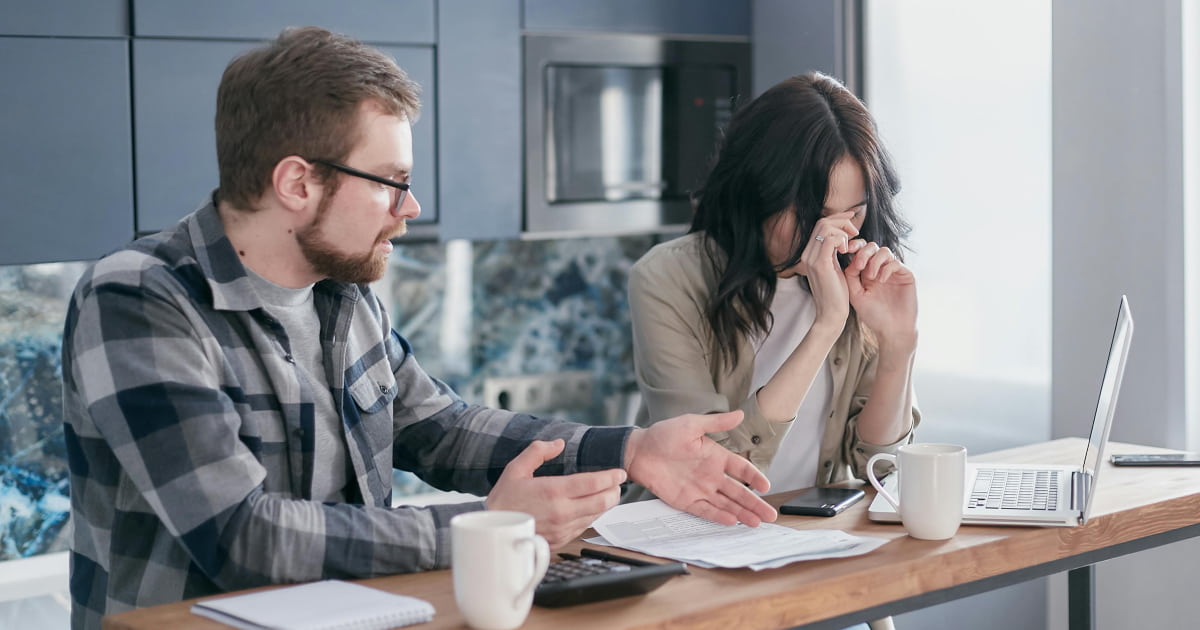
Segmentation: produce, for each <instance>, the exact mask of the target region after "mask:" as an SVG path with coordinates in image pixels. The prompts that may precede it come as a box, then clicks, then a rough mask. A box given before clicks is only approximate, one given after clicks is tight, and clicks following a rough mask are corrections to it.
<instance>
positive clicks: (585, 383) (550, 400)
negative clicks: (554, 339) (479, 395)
mask: <svg viewBox="0 0 1200 630" xmlns="http://www.w3.org/2000/svg"><path fill="white" fill-rule="evenodd" d="M594 381H595V377H594V376H593V375H592V373H591V372H587V371H584V370H572V371H569V372H556V373H553V374H534V375H530V376H498V377H493V378H489V379H484V381H483V400H484V404H485V405H487V406H489V407H495V408H497V409H510V410H512V411H518V412H521V413H547V412H553V411H561V410H564V409H568V410H569V409H581V408H584V407H588V406H589V405H591V404H592V403H593V400H592V396H593V388H594Z"/></svg>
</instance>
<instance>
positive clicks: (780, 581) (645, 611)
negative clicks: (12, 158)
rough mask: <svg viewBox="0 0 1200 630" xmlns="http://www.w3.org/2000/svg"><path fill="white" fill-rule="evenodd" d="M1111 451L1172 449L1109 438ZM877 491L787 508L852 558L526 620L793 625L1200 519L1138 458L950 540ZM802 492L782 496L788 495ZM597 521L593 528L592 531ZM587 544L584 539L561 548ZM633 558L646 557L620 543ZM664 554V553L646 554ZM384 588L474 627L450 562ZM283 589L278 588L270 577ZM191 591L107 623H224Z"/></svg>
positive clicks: (784, 520)
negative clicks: (812, 511)
mask: <svg viewBox="0 0 1200 630" xmlns="http://www.w3.org/2000/svg"><path fill="white" fill-rule="evenodd" d="M1086 445H1087V441H1086V440H1083V439H1080V438H1067V439H1062V440H1055V441H1052V442H1046V443H1041V444H1034V445H1030V446H1025V447H1020V448H1015V449H1009V450H1006V451H997V452H994V453H988V454H986V455H982V456H977V457H972V458H971V460H972V461H1003V462H1013V463H1047V464H1078V463H1079V462H1080V461H1082V459H1083V451H1084V448H1085V447H1086ZM1108 452H1109V453H1116V452H1124V453H1153V452H1169V451H1166V450H1165V449H1157V448H1151V447H1144V446H1136V445H1130V444H1120V443H1111V444H1109V447H1108ZM866 490H867V494H868V496H867V498H866V499H865V500H863V501H859V502H858V503H857V504H855V505H854V506H852V507H850V508H849V509H847V510H846V511H845V512H843V513H842V514H839V515H837V516H834V517H832V518H822V517H805V516H786V515H781V516H780V517H779V520H778V521H777V522H778V523H779V524H781V525H786V526H788V527H792V528H795V529H841V530H844V531H847V532H850V533H853V534H858V535H862V536H877V537H880V538H886V539H888V541H889V542H888V543H886V544H885V545H883V546H882V547H880V548H879V549H877V550H876V551H874V552H871V553H869V554H867V555H864V556H858V557H854V558H841V559H830V560H816V561H808V562H799V563H795V564H792V565H789V566H786V567H781V568H778V569H770V570H766V571H759V572H755V571H750V570H748V569H697V568H692V569H691V572H692V574H691V575H685V576H680V577H677V578H674V579H672V580H670V581H669V582H667V583H666V584H665V585H663V586H662V587H661V588H659V589H658V590H656V591H654V592H652V593H649V594H647V595H642V596H638V597H629V598H623V599H616V600H609V601H606V602H597V603H593V604H585V605H581V606H574V607H570V608H559V609H546V608H538V607H536V606H535V607H534V608H533V610H532V611H531V612H530V615H529V619H528V620H527V621H526V622H525V625H524V626H522V627H523V628H528V629H530V630H536V629H555V630H560V629H562V628H570V629H571V630H587V629H591V628H596V629H601V628H603V629H605V630H609V629H612V628H685V627H686V628H711V629H713V630H730V629H732V628H738V629H739V630H740V629H754V628H783V627H790V626H796V625H801V624H805V623H810V622H813V621H819V620H821V619H827V618H830V617H836V616H839V615H843V614H847V613H851V612H854V611H858V610H864V609H867V608H871V607H874V606H879V605H882V604H886V603H888V602H894V601H897V600H901V599H905V598H909V597H913V596H915V595H920V594H922V593H928V592H930V591H936V590H939V589H943V588H948V587H952V586H956V585H960V584H964V583H968V582H972V581H975V580H979V579H983V578H988V577H992V576H997V575H1002V574H1006V573H1011V572H1014V571H1020V570H1022V569H1027V568H1029V567H1032V566H1036V565H1039V564H1043V563H1046V562H1051V561H1054V560H1059V559H1063V558H1069V557H1071V556H1076V555H1079V554H1082V553H1087V552H1090V551H1095V550H1098V549H1103V548H1106V547H1110V546H1113V545H1117V544H1120V543H1124V542H1128V541H1131V540H1136V539H1139V538H1142V537H1145V536H1150V535H1154V534H1159V533H1162V532H1168V531H1171V530H1175V529H1179V528H1182V527H1186V526H1189V525H1194V524H1196V523H1198V522H1200V467H1191V468H1186V467H1178V468H1165V467H1164V468H1130V467H1114V466H1112V465H1111V464H1109V463H1107V462H1105V463H1104V464H1103V468H1102V469H1101V471H1100V474H1099V487H1098V489H1097V491H1096V498H1095V500H1096V505H1095V507H1094V508H1093V510H1092V516H1091V519H1090V520H1089V521H1088V523H1087V524H1086V525H1084V526H1081V527H1070V528H1059V527H1046V528H1037V527H994V526H974V525H971V526H968V525H964V526H963V527H961V528H960V529H959V530H958V533H957V534H956V535H955V536H954V537H953V538H951V539H949V540H945V541H923V540H917V539H914V538H910V537H909V536H908V535H906V534H905V533H904V530H903V528H902V527H901V526H900V525H898V524H883V523H873V522H871V521H869V520H867V506H868V505H869V504H870V502H871V501H870V499H871V498H872V497H873V495H874V492H873V490H872V489H871V487H870V486H867V487H866ZM798 492H799V491H796V492H788V493H782V494H778V495H773V496H771V497H769V498H768V499H769V500H770V501H771V502H772V503H774V504H775V505H778V504H779V503H782V502H783V501H785V500H787V499H788V498H790V497H792V496H794V495H795V494H798ZM590 535H592V532H591V531H590V530H589V532H588V533H587V534H586V535H585V537H586V536H590ZM581 546H584V545H583V543H580V542H578V541H576V542H575V543H573V544H571V545H569V546H568V547H567V548H566V549H564V550H563V551H574V550H577V549H578V548H579V547H581ZM621 553H622V554H626V555H629V556H631V557H644V558H645V557H646V556H641V555H640V554H636V553H633V552H625V551H621ZM648 559H651V560H656V559H655V558H648ZM360 583H362V584H365V585H367V586H372V587H375V588H379V589H382V590H385V591H391V592H395V593H403V594H406V595H412V596H415V597H420V598H422V599H426V600H429V601H430V602H432V603H433V605H434V607H435V608H436V609H437V615H436V616H435V617H434V620H433V621H432V622H430V623H427V624H422V625H420V626H416V627H419V628H421V629H422V630H434V629H442V628H465V627H466V625H465V623H464V621H463V618H462V615H461V614H459V612H458V609H457V606H456V605H455V603H454V593H453V585H452V581H451V574H450V571H433V572H428V573H420V574H412V575H397V576H391V577H383V578H375V579H369V580H361V581H360ZM268 588H277V587H268ZM191 604H192V601H184V602H179V603H174V604H166V605H163V606H156V607H152V608H144V609H139V610H133V611H129V612H125V613H121V614H117V615H110V616H108V617H105V619H104V628H105V629H106V630H142V629H147V630H148V629H152V628H180V629H195V630H206V629H217V628H225V627H227V626H224V625H222V624H220V623H217V622H215V621H211V620H209V619H205V618H203V617H199V616H196V615H193V614H191V613H190V612H189V611H188V609H189V608H190V606H191Z"/></svg>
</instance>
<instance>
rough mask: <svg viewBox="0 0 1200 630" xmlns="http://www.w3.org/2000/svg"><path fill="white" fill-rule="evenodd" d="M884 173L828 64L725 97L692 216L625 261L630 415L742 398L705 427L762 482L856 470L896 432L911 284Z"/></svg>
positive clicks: (894, 440)
mask: <svg viewBox="0 0 1200 630" xmlns="http://www.w3.org/2000/svg"><path fill="white" fill-rule="evenodd" d="M898 190H899V180H898V178H897V177H896V173H895V171H894V170H893V168H892V165H891V161H890V158H889V156H888V155H887V153H886V151H885V150H884V148H883V146H882V144H881V143H880V141H879V138H878V136H877V132H876V128H875V123H874V121H873V120H872V118H871V115H870V114H869V113H868V112H867V110H866V108H865V107H864V106H863V104H862V102H861V101H859V100H858V99H857V98H856V97H855V96H854V95H853V94H851V93H850V92H849V91H848V90H847V89H846V88H845V87H844V86H842V85H841V84H840V83H838V82H837V81H836V80H834V79H832V78H830V77H828V76H825V75H822V74H819V73H812V74H806V75H802V76H797V77H792V78H790V79H787V80H786V81H783V82H781V83H779V84H778V85H775V86H774V87H772V88H771V89H769V90H767V91H766V92H765V93H763V94H762V95H761V96H759V97H758V98H756V99H754V100H753V101H751V102H750V103H748V104H747V105H745V106H744V107H743V108H741V109H740V110H739V111H738V112H737V113H736V114H735V115H734V117H733V119H732V120H731V121H730V123H729V126H728V128H727V129H726V131H725V136H724V139H723V140H722V142H721V145H720V147H719V150H718V154H717V156H716V160H715V162H714V163H713V165H712V169H711V171H710V172H709V174H708V177H707V179H706V181H705V182H704V185H703V189H702V190H701V191H700V192H699V193H698V194H697V196H696V212H695V216H694V219H693V221H692V226H691V230H690V232H689V233H688V234H687V235H686V236H683V237H681V238H678V239H675V240H672V241H669V242H666V243H662V244H660V245H658V246H656V247H654V248H653V249H652V250H650V251H649V252H648V253H647V254H646V255H645V256H644V257H643V258H642V259H641V260H639V261H638V263H637V264H636V265H634V267H633V269H632V271H631V273H630V280H629V304H630V309H631V312H632V319H633V339H634V357H635V363H636V373H637V380H638V385H639V387H640V389H641V393H642V396H643V403H642V408H641V410H640V412H639V414H638V424H641V425H643V426H645V425H648V424H650V423H653V422H656V421H658V420H661V419H664V418H669V417H672V416H675V415H678V414H680V413H708V412H716V411H729V410H732V409H741V410H743V411H744V412H745V420H744V421H743V422H742V423H741V424H740V425H739V426H738V427H736V428H735V429H733V430H731V431H728V432H726V433H722V434H717V435H714V436H713V437H714V438H716V439H717V440H718V441H719V442H720V443H721V444H722V445H723V446H725V447H726V448H728V449H730V450H732V451H734V452H736V453H740V454H742V455H744V456H745V457H747V458H749V459H750V461H751V462H753V463H754V464H755V465H757V466H758V467H759V468H761V469H762V470H764V471H765V472H766V473H767V475H768V477H769V478H770V480H771V489H772V491H784V490H790V489H795V488H801V487H808V486H813V485H824V484H828V483H832V482H837V481H843V480H846V479H851V478H858V479H863V478H865V475H866V473H865V472H864V469H865V466H866V462H867V460H868V459H869V458H870V457H871V456H872V455H873V454H875V453H878V452H895V450H896V449H897V448H898V447H899V446H900V445H901V444H904V443H906V442H908V441H910V440H911V438H912V432H913V429H914V427H915V426H916V424H917V422H918V421H919V418H920V415H919V413H918V411H917V409H916V407H915V406H914V400H913V393H912V366H913V357H914V354H915V352H916V346H917V325H916V322H917V292H916V283H915V279H914V277H913V273H912V271H910V270H909V269H908V268H907V267H906V266H905V265H904V263H903V261H902V253H901V247H902V240H903V238H904V236H905V235H906V234H907V231H908V226H907V224H906V223H905V222H904V220H903V219H902V218H901V217H900V215H899V213H898V212H897V210H896V207H895V206H894V204H893V197H895V195H896V193H897V192H898ZM631 494H633V495H634V496H630V497H627V499H631V498H644V496H638V492H637V491H634V492H633V493H631Z"/></svg>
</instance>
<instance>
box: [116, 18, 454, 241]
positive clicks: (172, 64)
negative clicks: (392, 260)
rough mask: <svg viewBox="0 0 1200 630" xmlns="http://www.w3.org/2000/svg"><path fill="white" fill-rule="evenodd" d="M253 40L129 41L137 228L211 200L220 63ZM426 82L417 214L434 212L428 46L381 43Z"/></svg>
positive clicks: (416, 130)
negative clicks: (131, 62)
mask: <svg viewBox="0 0 1200 630" xmlns="http://www.w3.org/2000/svg"><path fill="white" fill-rule="evenodd" d="M258 45H260V44H259V43H258V42H218V41H184V40H157V39H136V40H134V42H133V77H134V81H133V82H134V89H133V93H134V112H135V114H134V130H135V146H136V147H137V167H136V168H137V228H138V230H139V231H140V232H152V231H155V230H160V229H163V228H164V227H167V226H169V225H171V224H172V223H174V222H176V221H178V220H179V219H180V218H181V217H183V216H184V215H186V214H187V213H189V212H191V211H192V210H195V209H196V208H198V207H199V206H200V205H202V204H204V203H205V202H206V201H207V200H208V195H209V193H211V192H212V190H213V189H214V188H216V187H217V184H218V183H219V182H218V178H217V150H216V137H215V133H214V131H213V116H215V115H216V97H217V86H218V85H219V84H220V81H221V74H222V73H223V72H224V70H225V66H226V65H227V64H228V63H229V62H230V60H232V59H233V58H234V57H236V56H238V55H239V54H241V53H243V52H245V51H247V50H250V49H252V48H254V47H256V46H258ZM380 50H382V51H383V52H385V53H388V54H390V55H392V56H393V57H395V58H396V59H397V62H398V63H399V64H400V66H401V67H403V68H404V69H405V70H407V71H408V73H409V75H410V76H411V77H412V78H413V79H414V80H415V81H417V82H418V83H420V84H421V87H422V88H423V89H424V94H425V97H424V101H425V104H424V107H423V113H422V116H421V119H420V120H419V121H418V122H417V124H416V125H414V127H413V136H414V137H413V144H414V147H413V151H414V160H415V162H416V168H414V172H413V194H416V195H418V197H417V198H418V199H419V200H420V201H421V205H422V217H421V220H422V221H426V222H428V221H433V220H435V219H436V214H437V212H436V179H435V177H434V173H433V170H434V166H433V164H434V157H433V156H434V155H435V147H434V133H433V129H434V127H435V126H436V119H437V115H436V106H435V104H434V103H433V98H432V96H433V95H434V94H436V89H435V86H434V84H433V79H434V77H433V51H432V49H430V48H427V47H412V48H409V47H403V46H390V47H389V46H381V47H380Z"/></svg>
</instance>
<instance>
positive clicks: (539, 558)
mask: <svg viewBox="0 0 1200 630" xmlns="http://www.w3.org/2000/svg"><path fill="white" fill-rule="evenodd" d="M524 544H531V545H533V576H531V577H530V578H529V583H528V584H526V585H525V586H524V587H523V588H521V591H520V592H519V593H517V596H516V597H515V598H513V606H514V607H517V608H519V607H520V604H521V600H523V599H525V598H526V597H529V595H530V594H531V593H533V589H534V588H536V587H537V585H538V583H539V582H541V581H542V578H543V577H545V575H546V569H548V568H550V545H549V544H548V543H547V542H546V539H545V538H542V537H541V536H538V535H537V534H534V535H533V536H530V537H529V538H518V539H517V540H514V541H513V547H520V546H521V545H524Z"/></svg>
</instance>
